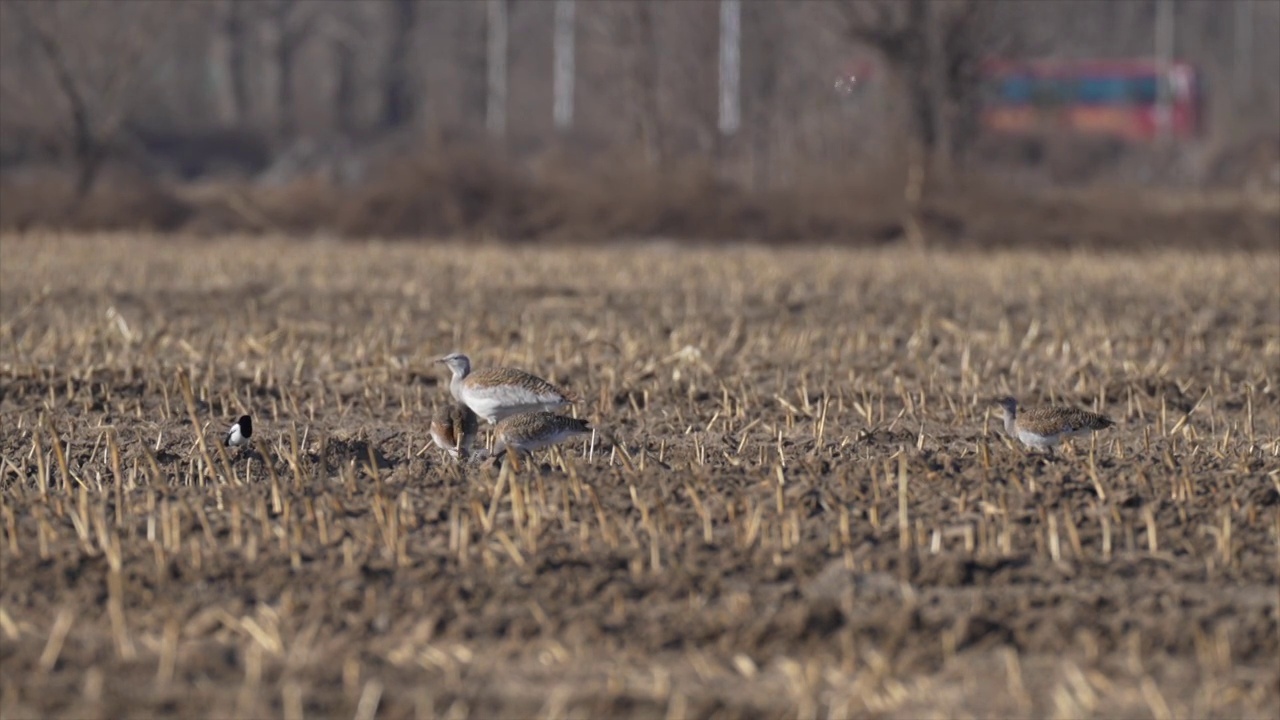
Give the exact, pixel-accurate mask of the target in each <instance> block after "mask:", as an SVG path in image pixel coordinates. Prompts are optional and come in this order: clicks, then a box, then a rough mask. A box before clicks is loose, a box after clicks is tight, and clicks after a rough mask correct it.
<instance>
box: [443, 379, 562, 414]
mask: <svg viewBox="0 0 1280 720" xmlns="http://www.w3.org/2000/svg"><path fill="white" fill-rule="evenodd" d="M461 394H462V398H461V399H462V402H464V403H466V405H467V407H469V408H471V410H472V411H474V412H475V414H476V415H479V416H480V417H482V418H484V419H485V420H487V421H489V422H490V423H496V422H498V421H499V420H501V419H502V418H504V417H509V416H511V415H519V414H520V413H526V412H534V411H536V410H554V409H555V408H557V407H560V406H561V405H564V402H563V401H561V400H560V399H558V398H551V397H546V396H542V395H537V394H535V393H532V392H529V391H528V390H525V389H524V388H519V387H489V388H469V387H466V386H463V388H462V393H461Z"/></svg>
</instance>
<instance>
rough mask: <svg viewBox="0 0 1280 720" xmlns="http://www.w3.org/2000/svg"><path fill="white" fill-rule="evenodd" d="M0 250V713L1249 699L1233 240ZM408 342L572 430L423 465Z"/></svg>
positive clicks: (1256, 547) (1251, 460)
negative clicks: (1082, 246)
mask: <svg viewBox="0 0 1280 720" xmlns="http://www.w3.org/2000/svg"><path fill="white" fill-rule="evenodd" d="M0 255H2V256H0V303H2V308H3V312H2V317H3V324H2V325H0V342H2V345H0V380H2V382H3V385H2V387H3V391H2V395H0V411H2V413H3V414H2V415H0V417H3V419H4V422H3V427H0V453H2V456H3V459H2V460H0V485H2V486H3V493H2V494H0V500H2V501H3V505H0V526H2V527H3V530H2V531H0V558H2V559H3V563H4V566H3V569H4V582H3V584H2V586H0V641H2V643H0V661H2V662H3V672H0V697H2V699H0V715H3V716H4V717H6V718H19V717H33V716H42V717H117V716H138V715H152V714H155V715H168V716H185V717H190V716H195V715H212V716H224V717H225V716H237V717H267V716H282V717H286V718H293V717H302V716H304V715H326V716H328V715H355V716H357V717H372V716H373V715H374V714H375V712H376V714H377V716H378V717H418V716H428V715H431V714H432V713H434V714H443V715H446V716H450V717H466V716H475V717H491V716H495V715H499V714H501V715H504V716H517V715H519V716H529V715H546V716H576V717H587V716H590V717H599V716H603V715H606V714H607V715H609V716H623V717H655V716H668V717H680V716H694V717H700V716H716V717H766V716H767V717H781V716H788V717H791V716H797V717H827V716H830V717H850V716H871V717H897V718H916V717H946V718H952V717H978V716H990V715H1003V716H1020V717H1031V716H1042V717H1043V716H1050V715H1054V716H1059V717H1086V716H1095V717H1116V716H1124V717H1156V718H1165V717H1275V716H1276V714H1277V711H1278V710H1280V687H1278V681H1280V670H1277V667H1276V664H1275V658H1276V656H1277V653H1280V637H1278V635H1277V616H1278V610H1277V597H1276V586H1277V582H1280V571H1278V569H1277V567H1278V565H1277V563H1278V560H1280V469H1278V468H1280V460H1278V458H1280V387H1278V385H1277V380H1278V378H1280V367H1278V365H1280V290H1278V289H1277V287H1276V283H1275V280H1276V278H1277V277H1278V276H1280V258H1278V257H1277V256H1276V255H1275V253H1273V252H1259V253H1253V254H1248V253H1238V254H1229V253H1219V254H1213V253H1191V252H1169V253H1163V254H1109V255H1102V256H1097V255H1089V254H1065V253H1060V254H1036V253H1030V252H1021V253H1018V252H1010V253H978V252H952V253H930V254H912V253H910V252H907V251H905V250H899V249H890V250H875V251H868V250H863V251H853V250H833V249H804V250H798V249H797V250H787V251H773V250H767V249H763V248H754V247H744V248H737V249H690V248H681V247H678V246H676V245H674V244H646V245H640V246H632V247H621V246H619V247H597V248H590V249H584V248H575V249H554V248H542V249H534V248H512V247H507V246H497V245H487V246H482V247H478V248H475V249H473V250H471V251H470V252H468V250H467V248H465V247H463V246H460V245H439V246H434V247H423V246H409V245H387V244H378V243H371V244H359V245H357V244H331V243H322V242H314V243H303V242H290V241H285V240H280V239H272V238H268V239H262V238H257V239H248V238H236V239H230V240H227V241H225V242H219V243H207V244H201V243H197V242H192V241H189V240H184V239H180V238H178V239H175V238H169V239H147V238H137V237H126V236H104V237H97V238H85V237H63V236H55V235H42V236H26V237H18V236H7V237H5V238H3V240H2V241H0ZM453 349H461V350H466V351H469V352H470V353H472V355H473V358H474V359H475V360H476V362H477V364H490V363H504V364H512V365H517V366H521V367H525V368H527V369H530V370H534V371H536V372H538V373H540V374H542V375H544V376H545V377H547V378H548V379H551V380H553V381H555V382H557V383H560V384H563V385H565V386H567V387H569V388H570V389H572V390H574V391H575V392H577V393H578V394H579V395H580V396H582V397H583V398H585V402H584V403H583V404H582V405H581V406H580V407H579V408H578V412H579V413H580V414H584V415H587V416H590V417H592V418H594V419H595V421H596V424H597V425H598V426H599V427H601V428H603V429H605V430H606V431H607V433H608V436H609V437H601V438H598V439H597V442H596V445H595V448H594V457H593V459H589V458H588V457H587V442H583V443H581V444H574V445H570V446H567V447H565V448H564V450H563V452H562V453H558V454H557V453H552V454H549V455H545V456H542V460H541V462H540V463H539V464H536V465H534V466H529V465H528V464H526V465H525V466H524V467H522V469H521V472H519V473H517V474H511V473H510V472H509V471H502V472H501V473H500V472H498V471H496V470H493V469H480V470H476V471H473V472H468V473H464V472H460V471H459V470H457V469H456V468H454V467H453V466H451V465H449V464H448V463H445V462H443V461H442V460H441V458H440V457H439V456H438V454H437V453H436V451H435V450H434V448H431V447H430V440H429V438H428V434H427V427H426V424H427V420H428V418H429V416H430V411H431V409H432V407H433V405H434V404H435V403H437V402H440V401H441V399H442V398H443V397H444V394H445V392H446V389H445V386H444V384H443V383H442V381H443V379H444V377H443V374H442V372H441V371H440V370H439V369H438V368H437V367H433V366H432V365H431V363H430V361H431V360H432V359H433V358H434V357H436V356H438V355H440V354H442V353H444V352H447V351H449V350H453ZM1006 392H1012V393H1014V394H1017V395H1018V396H1019V397H1020V398H1022V399H1023V400H1025V401H1029V402H1033V403H1035V402H1048V401H1057V402H1066V403H1072V404H1078V405H1081V406H1085V407H1091V408H1096V409H1099V410H1102V411H1105V412H1107V413H1109V414H1110V415H1112V417H1114V418H1115V419H1116V420H1117V421H1118V422H1119V427H1118V428H1117V429H1115V430H1112V431H1108V432H1107V433H1106V434H1103V435H1100V436H1097V438H1096V442H1094V443H1090V442H1087V441H1086V442H1083V443H1082V442H1079V441H1077V442H1076V444H1075V447H1074V449H1073V450H1072V451H1067V452H1065V453H1060V455H1062V456H1063V457H1060V458H1059V459H1058V460H1056V461H1048V460H1045V459H1044V458H1041V457H1037V456H1032V455H1028V454H1027V453H1025V452H1023V450H1022V449H1021V448H1019V447H1014V446H1013V445H1011V444H1010V443H1009V442H1008V441H1007V440H1006V439H1005V438H1004V437H1003V436H1002V435H1001V434H1000V432H999V429H998V427H997V423H996V422H995V421H994V418H993V416H992V413H991V408H990V406H989V405H988V404H987V402H986V401H987V399H988V398H990V397H992V396H994V395H997V394H1002V393H1006ZM242 410H249V411H253V412H254V413H255V416H256V418H257V421H258V422H257V423H256V425H257V426H258V437H259V438H260V444H259V454H260V457H249V456H248V455H241V454H234V455H227V454H225V453H224V452H223V450H222V448H221V446H220V445H219V444H217V442H216V441H217V436H218V434H219V433H220V432H221V431H222V430H223V429H224V428H225V427H226V426H227V425H229V424H230V422H231V421H232V420H233V419H234V417H235V416H237V415H238V414H240V412H241V411H242Z"/></svg>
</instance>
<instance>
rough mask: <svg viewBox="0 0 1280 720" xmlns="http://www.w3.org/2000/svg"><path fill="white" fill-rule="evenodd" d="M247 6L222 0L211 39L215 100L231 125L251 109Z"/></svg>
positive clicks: (235, 0) (237, 124)
mask: <svg viewBox="0 0 1280 720" xmlns="http://www.w3.org/2000/svg"><path fill="white" fill-rule="evenodd" d="M245 8H246V6H245V4H244V3H243V2H238V1H237V0H219V2H218V4H217V5H216V6H215V7H214V13H215V15H214V23H213V25H214V29H213V37H212V38H211V39H210V42H209V55H210V58H209V65H210V68H211V70H212V71H213V74H214V75H213V76H214V84H213V92H214V102H215V103H216V106H217V108H218V117H219V119H220V120H221V121H222V123H223V124H225V125H227V126H230V127H237V126H239V125H240V124H241V122H243V120H244V117H245V115H246V114H247V112H248V109H249V86H248V82H247V79H246V77H245V68H246V63H245V52H246V48H245V45H246V40H247V36H246V32H245V29H246V25H247V23H246V20H247V18H246V15H247V13H246V10H245Z"/></svg>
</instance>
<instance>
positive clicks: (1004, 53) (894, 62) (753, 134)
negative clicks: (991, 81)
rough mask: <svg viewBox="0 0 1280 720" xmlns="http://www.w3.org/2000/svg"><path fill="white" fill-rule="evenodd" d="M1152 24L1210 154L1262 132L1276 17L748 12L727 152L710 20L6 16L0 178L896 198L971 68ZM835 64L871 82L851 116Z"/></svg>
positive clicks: (1207, 7) (201, 1) (886, 7)
mask: <svg viewBox="0 0 1280 720" xmlns="http://www.w3.org/2000/svg"><path fill="white" fill-rule="evenodd" d="M1162 3H1169V5H1168V6H1166V7H1165V8H1164V9H1168V10H1170V12H1171V13H1172V18H1173V21H1174V22H1173V25H1172V27H1173V45H1174V48H1175V50H1174V54H1175V56H1176V57H1178V58H1179V59H1184V60H1187V61H1190V62H1192V63H1195V64H1196V65H1197V66H1198V68H1199V69H1200V71H1201V72H1202V73H1203V76H1204V77H1205V78H1206V81H1207V82H1206V87H1207V94H1206V98H1207V105H1206V107H1205V112H1206V116H1207V127H1208V135H1207V137H1206V140H1205V142H1206V144H1207V145H1209V146H1211V147H1220V146H1225V144H1227V143H1229V142H1230V141H1231V140H1232V139H1238V138H1242V137H1251V136H1256V135H1258V134H1259V133H1262V134H1265V133H1268V132H1271V133H1274V129H1275V128H1276V127H1277V126H1280V85H1278V84H1277V83H1276V81H1275V78H1276V76H1277V71H1280V44H1277V43H1276V42H1275V39H1276V38H1277V37H1280V2H1276V1H1275V0H1113V1H1111V2H1099V1H1096V0H1057V1H1055V2H1027V1H1025V0H829V1H824V0H812V1H805V2H794V1H792V0H748V1H747V2H742V3H741V4H740V9H739V10H736V11H735V12H739V13H740V16H739V18H738V22H739V23H740V28H739V32H740V45H739V48H740V58H741V66H740V72H739V77H740V85H739V93H740V96H739V97H740V99H739V103H740V113H741V122H740V123H738V124H737V125H736V127H734V129H733V131H732V132H722V127H723V126H722V124H721V123H720V122H719V120H720V118H719V117H718V113H719V112H723V111H722V110H721V109H720V108H721V105H720V101H721V98H720V97H719V90H718V87H719V82H720V78H719V75H718V68H719V63H720V55H721V31H722V23H723V13H722V10H723V7H722V6H721V4H720V3H719V2H718V0H707V1H705V2H652V1H651V2H644V1H639V0H630V1H628V0H618V1H613V2H572V1H571V0H528V1H526V0H521V1H519V2H513V1H511V0H456V1H432V2H419V1H417V0H357V1H353V2H330V1H326V0H251V1H242V0H184V1H183V2H176V1H175V2H160V1H156V0H111V1H110V2H104V1H101V0H5V2H3V3H0V169H13V168H17V167H23V166H27V165H30V164H33V163H41V162H57V163H62V164H64V165H65V166H69V167H72V168H73V169H74V187H75V189H76V191H77V193H80V194H85V193H88V192H89V190H90V189H91V188H92V187H93V186H94V184H95V182H96V181H97V179H98V177H99V173H100V170H101V169H102V167H103V166H104V163H106V162H107V161H108V159H109V158H112V157H115V156H117V155H126V156H130V157H142V158H146V162H148V163H151V165H150V166H151V167H153V168H154V169H155V172H157V173H167V174H170V175H172V174H176V175H178V176H185V177H197V176H201V175H206V174H213V173H216V172H218V171H219V170H224V171H230V172H237V173H242V174H256V173H261V172H263V171H264V170H265V169H267V168H269V167H271V166H273V165H275V164H277V163H278V162H279V159H280V158H281V157H285V156H287V155H288V153H289V152H290V150H291V149H294V148H296V147H298V146H299V143H309V145H308V147H312V148H315V147H319V148H328V149H330V150H332V149H334V148H352V150H351V152H352V153H355V154H359V153H360V152H361V150H360V149H361V148H369V147H373V146H376V145H378V144H379V143H382V144H386V143H389V142H392V141H394V142H396V143H399V144H398V145H396V147H399V148H403V147H406V146H410V147H411V146H413V145H415V144H425V143H432V142H434V143H440V142H445V143H447V142H450V141H453V140H455V139H460V138H462V139H475V140H477V141H482V142H486V143H492V144H494V145H496V146H498V147H500V148H502V150H503V152H505V153H509V154H515V155H520V156H528V155H530V154H533V153H537V152H539V151H542V150H545V149H548V148H553V147H572V148H578V149H580V150H584V151H586V152H595V151H600V150H605V149H608V150H611V151H623V152H627V153H631V154H632V156H633V157H634V158H635V159H636V161H637V162H640V163H643V164H647V165H650V166H653V167H662V166H663V165H664V164H665V163H668V162H670V161H671V160H672V159H674V158H685V157H690V156H705V157H714V158H717V162H720V163H721V165H722V167H723V168H725V169H726V172H731V173H733V174H735V175H736V176H737V177H738V178H739V179H741V180H742V181H743V182H744V183H746V184H749V185H751V186H753V187H755V186H770V185H780V184H785V183H787V182H788V181H789V179H790V178H792V177H794V176H795V174H796V173H799V172H805V171H809V170H812V169H814V168H818V169H824V170H826V171H828V172H841V171H844V170H846V169H849V168H858V167H862V168H868V167H870V168H874V167H881V166H883V165H884V164H885V163H901V162H902V161H903V159H904V158H905V159H906V161H907V165H908V166H910V167H913V168H916V170H917V172H916V176H917V177H916V178H915V179H914V180H912V179H910V178H908V193H911V192H912V189H911V185H912V184H913V183H914V184H915V185H919V184H920V183H922V182H923V180H922V179H921V178H922V176H925V175H928V176H930V177H942V178H945V177H948V176H949V175H950V174H951V173H953V172H955V170H956V168H957V167H962V166H963V165H964V164H965V163H966V162H969V158H970V155H971V153H970V149H971V148H972V147H973V138H974V135H975V132H976V126H975V123H974V113H973V109H974V106H975V100H976V97H977V93H976V89H977V86H976V83H977V64H978V62H979V61H980V60H981V59H983V58H986V57H991V56H1000V57H1150V56H1152V54H1153V53H1154V52H1155V47H1154V45H1153V43H1154V42H1155V36H1156V34H1157V31H1156V29H1155V28H1156V24H1157V20H1158V17H1159V12H1160V11H1161V9H1162V7H1161V4H1162ZM557 27H560V29H561V35H560V36H559V40H560V43H561V48H560V50H558V51H557V50H556V42H555V40H556V38H557V32H556V30H557ZM565 28H568V31H567V32H568V34H567V35H565V32H566V31H565ZM495 29H501V30H503V32H501V34H500V36H499V34H498V33H495ZM565 42H569V43H570V44H571V50H572V60H571V63H567V62H566V58H565V57H563V53H565V52H566V49H565V47H564V43H565ZM557 52H559V53H561V56H557ZM557 57H559V59H557ZM851 58H865V59H866V60H867V62H868V63H870V64H869V67H874V68H876V72H875V74H874V76H873V77H871V78H868V79H867V80H866V85H867V87H866V88H865V89H863V88H859V89H858V91H857V92H855V93H853V94H852V95H843V94H840V93H837V92H835V91H834V90H833V81H834V80H836V79H837V77H838V76H839V74H840V73H841V72H842V71H843V68H845V67H847V65H848V63H849V62H850V60H851ZM557 68H559V71H557ZM566 68H567V70H566ZM566 72H567V73H568V75H567V76H566V75H565V73H566ZM557 77H559V79H557ZM566 77H567V78H568V79H569V80H570V81H571V83H572V91H571V95H570V96H569V99H568V100H565V99H564V98H563V97H562V99H561V101H560V107H559V108H558V109H557V107H556V104H557V103H556V86H557V84H560V85H563V84H564V83H565V82H566ZM559 92H560V93H562V94H563V93H566V92H569V91H567V90H566V89H565V88H563V87H561V89H560V91H559ZM916 191H917V192H918V188H917V190H916Z"/></svg>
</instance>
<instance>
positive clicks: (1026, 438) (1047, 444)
mask: <svg viewBox="0 0 1280 720" xmlns="http://www.w3.org/2000/svg"><path fill="white" fill-rule="evenodd" d="M1018 439H1019V440H1021V441H1022V444H1023V445H1026V446H1027V447H1034V448H1052V447H1056V446H1057V445H1058V442H1059V441H1060V440H1061V437H1060V436H1058V435H1041V434H1039V433H1033V432H1027V431H1026V430H1019V431H1018Z"/></svg>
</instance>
